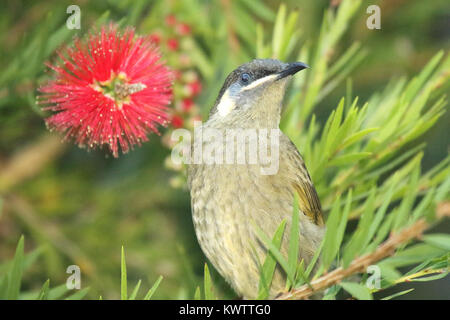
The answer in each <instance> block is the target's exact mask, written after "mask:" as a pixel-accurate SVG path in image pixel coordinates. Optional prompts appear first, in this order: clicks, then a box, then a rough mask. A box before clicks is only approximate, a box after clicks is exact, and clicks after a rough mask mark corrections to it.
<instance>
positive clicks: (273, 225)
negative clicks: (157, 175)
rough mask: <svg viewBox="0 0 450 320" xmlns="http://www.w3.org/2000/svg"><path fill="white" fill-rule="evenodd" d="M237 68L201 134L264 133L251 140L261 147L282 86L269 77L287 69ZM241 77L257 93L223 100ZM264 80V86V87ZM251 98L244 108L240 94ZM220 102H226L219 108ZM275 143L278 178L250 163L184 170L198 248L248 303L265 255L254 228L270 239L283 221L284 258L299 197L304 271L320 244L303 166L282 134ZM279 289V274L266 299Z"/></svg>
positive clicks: (267, 65)
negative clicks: (245, 77) (248, 75)
mask: <svg viewBox="0 0 450 320" xmlns="http://www.w3.org/2000/svg"><path fill="white" fill-rule="evenodd" d="M246 66H247V69H246V68H245V67H246ZM252 67H253V69H252ZM240 68H242V69H243V70H240V69H239V68H238V69H237V70H236V71H235V74H234V75H233V73H232V74H231V75H230V76H229V77H228V79H227V81H228V82H229V83H228V84H227V82H226V83H225V85H224V88H223V89H222V92H221V95H219V98H218V100H217V102H216V106H215V110H214V109H213V111H212V112H211V115H210V118H209V120H208V121H207V122H206V123H205V124H204V125H203V129H204V130H207V129H214V130H216V131H217V132H220V133H221V134H222V135H223V136H224V137H228V136H227V130H230V129H231V131H232V130H240V129H244V130H245V129H250V130H255V131H256V132H257V133H260V132H263V134H262V135H258V134H257V138H256V140H255V141H260V140H261V139H263V138H264V135H266V136H267V135H269V133H268V131H264V130H271V129H278V126H279V121H280V111H281V103H282V100H283V96H284V91H285V86H286V76H285V75H283V77H279V79H272V78H270V77H272V75H275V76H276V75H279V74H281V73H282V72H283V71H284V68H287V64H283V63H281V62H279V61H277V60H254V61H253V62H251V63H249V64H247V65H243V66H241V67H240ZM255 69H256V70H261V69H262V71H261V72H263V73H264V74H263V75H262V76H260V77H258V75H257V71H255ZM297 71H298V70H297ZM242 72H248V73H253V74H252V77H253V78H254V79H253V83H254V82H256V81H258V79H259V80H260V83H259V84H257V85H254V87H251V86H252V83H247V84H245V85H244V86H242V85H241V86H240V89H239V92H240V95H241V96H239V97H237V96H236V92H237V91H235V94H234V96H233V93H230V92H228V93H227V91H228V89H229V88H230V87H232V83H233V82H232V81H234V80H235V79H233V77H239V76H240V74H242ZM230 77H231V79H230ZM263 78H267V80H261V79H263ZM242 88H250V89H242ZM235 90H238V89H235ZM248 90H251V91H252V93H251V99H250V100H248V101H246V99H249V97H248V96H243V93H244V91H247V92H245V95H248V94H249V93H248ZM257 90H258V91H257ZM230 95H231V96H232V98H230V97H229V96H230ZM224 96H228V97H226V99H231V100H228V101H226V100H224V98H223V97H224ZM229 104H234V105H232V106H229ZM220 108H222V112H221V109H220ZM223 110H225V112H223ZM230 139H234V138H233V136H231V137H229V138H224V141H223V142H225V143H227V142H231V141H230ZM233 141H236V140H233ZM255 141H252V139H250V138H249V139H247V140H244V144H243V145H239V146H238V147H241V148H246V150H251V149H250V146H249V144H251V143H254V142H255ZM267 141H269V140H267ZM278 142H279V152H278V155H277V159H276V161H278V163H277V170H276V172H274V173H273V174H262V173H261V172H262V171H261V168H262V167H267V164H263V163H259V162H258V163H248V161H246V163H231V164H230V163H212V164H211V163H196V164H191V165H190V166H189V169H188V177H189V188H190V192H191V205H192V216H193V222H194V227H195V230H196V234H197V238H198V241H199V243H200V246H201V248H202V250H203V251H204V253H205V255H206V256H207V257H208V259H209V260H210V261H211V263H212V264H213V265H214V267H215V268H216V269H217V270H218V271H219V272H220V273H221V275H222V276H223V277H224V278H225V279H226V280H227V281H228V282H229V283H230V284H231V285H232V287H233V288H234V289H235V290H236V292H237V293H238V294H240V295H241V296H243V297H244V298H247V299H254V298H256V296H257V293H258V285H259V279H260V265H261V264H262V263H263V262H264V258H265V255H266V253H267V248H266V247H265V246H264V244H263V243H261V241H260V240H259V239H258V237H257V235H256V233H255V229H254V226H255V225H257V226H258V227H259V228H260V229H262V231H264V232H265V233H266V234H267V235H268V236H270V237H271V236H272V235H273V234H274V232H275V230H276V229H277V227H278V226H279V224H280V223H281V222H282V220H283V219H285V220H286V221H287V227H286V228H285V230H286V231H285V233H284V235H283V241H282V246H281V252H282V253H283V254H285V255H287V250H288V239H289V230H290V222H291V218H292V211H293V202H294V194H295V193H297V194H298V196H299V208H300V210H301V214H300V239H299V240H300V241H299V244H300V249H299V257H300V259H304V260H305V263H306V264H308V263H309V261H310V260H311V258H312V256H313V255H314V253H315V250H316V249H317V247H318V246H319V244H320V241H321V240H322V237H323V231H324V228H323V220H322V216H321V209H320V202H319V200H318V197H317V194H316V191H315V189H314V186H313V184H312V181H311V179H310V177H309V174H308V172H307V169H306V167H305V165H304V162H303V159H302V157H301V156H300V153H299V152H298V150H297V148H296V147H295V145H294V144H293V143H292V142H291V141H290V140H289V138H288V137H287V136H285V135H284V134H283V133H280V134H279V140H278ZM212 143H213V142H211V141H209V140H206V141H205V140H203V141H202V140H200V141H194V148H195V147H199V144H201V145H202V147H203V148H207V147H208V145H211V144H212ZM269 149H270V148H269ZM271 152H274V151H273V150H271ZM248 155H249V154H248V153H247V157H248ZM284 287H285V275H284V273H283V272H282V271H281V269H279V268H277V270H276V273H275V275H274V278H273V282H272V286H271V290H270V294H271V296H272V297H273V296H275V295H276V294H277V293H279V292H281V291H282V289H283V288H284Z"/></svg>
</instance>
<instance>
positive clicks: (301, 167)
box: [288, 138, 324, 226]
mask: <svg viewBox="0 0 450 320" xmlns="http://www.w3.org/2000/svg"><path fill="white" fill-rule="evenodd" d="M288 140H289V143H290V144H291V146H292V148H290V150H292V152H290V157H291V160H293V162H294V164H295V165H294V167H293V168H292V171H293V175H294V181H293V186H294V189H295V191H296V192H297V194H298V197H299V204H298V206H299V209H300V210H301V211H302V212H303V213H304V214H305V215H306V216H307V217H308V218H309V219H310V220H311V221H312V222H313V223H314V224H316V225H318V226H323V225H324V222H323V215H322V208H321V206H320V200H319V197H318V196H317V192H316V189H315V188H314V185H313V182H312V180H311V177H310V176H309V173H308V170H307V169H306V166H305V162H304V161H303V159H302V156H301V155H300V153H299V152H298V150H297V147H296V146H295V145H294V143H293V142H292V141H290V139H289V138H288Z"/></svg>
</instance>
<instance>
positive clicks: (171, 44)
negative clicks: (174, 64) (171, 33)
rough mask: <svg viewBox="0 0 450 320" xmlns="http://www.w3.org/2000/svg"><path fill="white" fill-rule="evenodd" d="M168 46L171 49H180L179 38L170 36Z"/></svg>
mask: <svg viewBox="0 0 450 320" xmlns="http://www.w3.org/2000/svg"><path fill="white" fill-rule="evenodd" d="M167 48H169V50H171V51H176V50H178V40H177V39H175V38H170V39H169V40H167Z"/></svg>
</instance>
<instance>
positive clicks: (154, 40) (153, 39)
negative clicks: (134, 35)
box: [149, 33, 161, 44]
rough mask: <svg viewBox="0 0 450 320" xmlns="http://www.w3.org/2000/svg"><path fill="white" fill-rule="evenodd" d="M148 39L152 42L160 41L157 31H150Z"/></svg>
mask: <svg viewBox="0 0 450 320" xmlns="http://www.w3.org/2000/svg"><path fill="white" fill-rule="evenodd" d="M149 39H150V41H151V42H153V43H154V44H159V43H160V42H161V36H160V35H159V34H157V33H152V34H151V35H149Z"/></svg>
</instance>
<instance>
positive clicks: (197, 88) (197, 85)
mask: <svg viewBox="0 0 450 320" xmlns="http://www.w3.org/2000/svg"><path fill="white" fill-rule="evenodd" d="M188 91H189V92H190V94H191V96H196V95H198V94H200V92H202V83H201V82H200V81H198V80H196V81H193V82H191V83H188Z"/></svg>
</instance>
